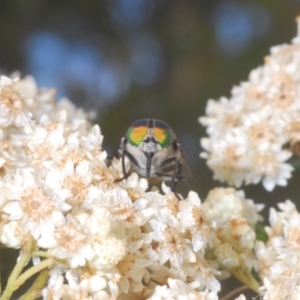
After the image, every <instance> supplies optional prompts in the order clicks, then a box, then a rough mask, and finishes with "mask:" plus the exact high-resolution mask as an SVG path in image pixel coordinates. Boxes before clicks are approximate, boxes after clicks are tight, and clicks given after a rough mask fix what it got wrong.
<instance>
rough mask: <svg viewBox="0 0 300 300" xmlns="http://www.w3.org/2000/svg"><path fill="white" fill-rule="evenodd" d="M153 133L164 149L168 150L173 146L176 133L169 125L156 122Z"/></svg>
mask: <svg viewBox="0 0 300 300" xmlns="http://www.w3.org/2000/svg"><path fill="white" fill-rule="evenodd" d="M153 132H154V136H155V138H156V140H157V142H158V143H159V145H160V146H161V147H162V148H166V147H168V146H170V145H171V143H172V141H173V135H174V133H173V130H172V128H171V127H170V126H169V125H168V124H166V123H165V122H163V121H159V120H155V125H154V128H153Z"/></svg>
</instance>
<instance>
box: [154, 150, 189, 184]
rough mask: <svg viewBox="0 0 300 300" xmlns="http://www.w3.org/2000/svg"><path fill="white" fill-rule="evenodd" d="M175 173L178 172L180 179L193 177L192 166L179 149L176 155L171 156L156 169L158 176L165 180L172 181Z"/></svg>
mask: <svg viewBox="0 0 300 300" xmlns="http://www.w3.org/2000/svg"><path fill="white" fill-rule="evenodd" d="M174 172H176V175H177V176H176V177H177V178H178V179H179V178H185V179H188V178H192V177H193V174H192V171H191V168H190V165H189V163H188V160H187V158H186V156H185V154H184V152H183V151H182V149H178V150H177V151H176V153H175V155H171V156H170V157H168V158H167V159H165V160H163V161H162V162H161V164H160V165H159V166H158V167H157V168H155V173H156V175H157V176H158V177H160V178H163V179H164V180H171V178H172V177H173V174H174Z"/></svg>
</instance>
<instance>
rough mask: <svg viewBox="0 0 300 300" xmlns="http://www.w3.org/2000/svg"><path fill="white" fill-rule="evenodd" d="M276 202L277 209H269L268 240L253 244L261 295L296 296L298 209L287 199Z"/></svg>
mask: <svg viewBox="0 0 300 300" xmlns="http://www.w3.org/2000/svg"><path fill="white" fill-rule="evenodd" d="M278 206H279V208H280V211H276V210H275V209H274V208H271V210H270V227H266V231H267V233H268V236H269V240H268V242H267V243H266V244H264V243H263V242H257V243H256V245H255V252H256V256H257V262H258V267H259V274H260V277H261V278H262V279H263V283H264V286H262V287H261V292H262V295H263V298H262V299H265V300H273V299H299V297H300V264H299V262H300V213H299V212H298V211H297V209H296V207H295V205H294V204H293V203H292V202H291V201H289V200H287V201H286V202H284V203H279V204H278Z"/></svg>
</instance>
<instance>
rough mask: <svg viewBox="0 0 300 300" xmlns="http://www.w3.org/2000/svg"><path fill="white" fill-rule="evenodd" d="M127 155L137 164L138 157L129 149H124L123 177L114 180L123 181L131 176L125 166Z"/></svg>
mask: <svg viewBox="0 0 300 300" xmlns="http://www.w3.org/2000/svg"><path fill="white" fill-rule="evenodd" d="M125 156H127V157H128V158H129V160H130V161H131V162H132V163H134V164H135V165H137V161H136V159H135V158H134V157H133V156H132V155H131V154H130V153H129V152H128V151H126V150H124V151H123V153H122V157H121V158H122V172H123V177H121V178H118V179H116V180H115V181H114V182H119V181H122V180H123V179H127V178H128V176H129V172H127V171H126V168H125Z"/></svg>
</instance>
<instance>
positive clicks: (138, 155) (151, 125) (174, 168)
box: [119, 119, 191, 190]
mask: <svg viewBox="0 0 300 300" xmlns="http://www.w3.org/2000/svg"><path fill="white" fill-rule="evenodd" d="M119 156H120V157H121V158H122V168H123V173H124V177H123V178H127V177H128V174H129V173H130V172H131V171H134V172H137V173H138V174H139V175H141V176H143V177H146V178H149V179H151V180H153V179H156V180H157V179H159V180H165V181H170V182H171V189H172V190H174V189H175V186H176V183H177V182H178V181H183V182H184V183H185V185H186V187H187V181H186V178H189V177H191V172H190V168H189V165H188V162H187V160H186V157H185V155H184V153H183V151H182V149H181V147H180V144H179V142H178V141H177V139H176V136H175V134H174V132H173V130H172V128H171V127H170V126H169V125H168V124H166V123H165V122H163V121H160V120H156V119H142V120H138V121H136V122H134V123H133V124H131V126H130V127H129V128H128V130H127V132H126V135H125V137H123V138H122V140H121V144H120V146H119ZM125 157H126V158H128V159H129V160H130V162H131V163H130V170H128V171H127V170H126V169H125V163H124V161H125ZM187 190H188V187H187Z"/></svg>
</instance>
